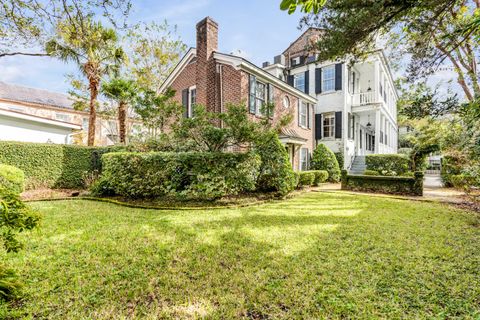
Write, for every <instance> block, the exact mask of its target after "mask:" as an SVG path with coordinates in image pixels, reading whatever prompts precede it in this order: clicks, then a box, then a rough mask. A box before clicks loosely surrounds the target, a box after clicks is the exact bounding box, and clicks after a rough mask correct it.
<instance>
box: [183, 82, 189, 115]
mask: <svg viewBox="0 0 480 320" xmlns="http://www.w3.org/2000/svg"><path fill="white" fill-rule="evenodd" d="M182 105H183V116H184V117H185V118H188V89H184V90H182Z"/></svg>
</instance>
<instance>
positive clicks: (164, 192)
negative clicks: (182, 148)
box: [101, 152, 260, 200]
mask: <svg viewBox="0 0 480 320" xmlns="http://www.w3.org/2000/svg"><path fill="white" fill-rule="evenodd" d="M102 162H103V174H102V178H101V181H106V182H107V184H106V186H105V187H106V188H107V189H109V190H112V191H114V193H115V194H116V195H120V196H124V197H129V198H155V197H162V196H174V197H179V198H184V199H209V200H213V199H217V198H221V197H223V196H226V195H236V194H238V193H242V192H248V191H253V190H255V185H256V179H257V177H258V174H259V168H260V157H259V156H258V155H255V154H253V153H212V152H180V153H171V152H148V153H136V152H115V153H108V154H105V155H104V156H103V157H102Z"/></svg>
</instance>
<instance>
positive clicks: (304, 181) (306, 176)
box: [299, 171, 315, 187]
mask: <svg viewBox="0 0 480 320" xmlns="http://www.w3.org/2000/svg"><path fill="white" fill-rule="evenodd" d="M314 181H315V174H314V173H313V172H312V171H301V172H300V179H299V185H300V186H301V187H308V186H311V185H313V182H314Z"/></svg>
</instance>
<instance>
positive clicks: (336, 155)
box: [334, 152, 345, 168]
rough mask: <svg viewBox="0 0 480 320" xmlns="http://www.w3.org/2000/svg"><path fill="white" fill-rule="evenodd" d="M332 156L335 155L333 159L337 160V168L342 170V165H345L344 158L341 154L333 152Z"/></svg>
mask: <svg viewBox="0 0 480 320" xmlns="http://www.w3.org/2000/svg"><path fill="white" fill-rule="evenodd" d="M334 155H335V158H336V159H337V162H338V166H339V167H340V168H343V165H344V163H345V158H344V157H343V152H335V153H334Z"/></svg>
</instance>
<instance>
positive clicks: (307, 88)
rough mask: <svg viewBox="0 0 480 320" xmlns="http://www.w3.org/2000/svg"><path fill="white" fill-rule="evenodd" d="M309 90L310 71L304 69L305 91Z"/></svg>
mask: <svg viewBox="0 0 480 320" xmlns="http://www.w3.org/2000/svg"><path fill="white" fill-rule="evenodd" d="M309 92H310V71H308V70H307V71H305V93H306V94H308V93H309Z"/></svg>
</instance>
